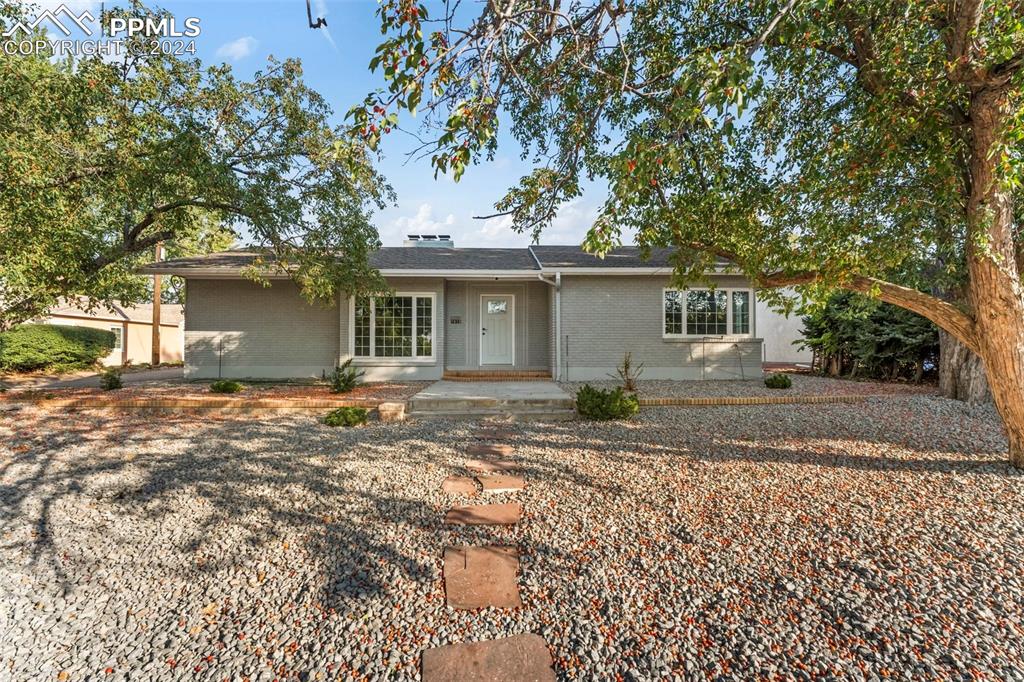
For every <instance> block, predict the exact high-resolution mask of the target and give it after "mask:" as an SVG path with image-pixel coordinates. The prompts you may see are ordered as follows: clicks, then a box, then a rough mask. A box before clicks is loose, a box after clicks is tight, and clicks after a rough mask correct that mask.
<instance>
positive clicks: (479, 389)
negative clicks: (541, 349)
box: [413, 380, 569, 400]
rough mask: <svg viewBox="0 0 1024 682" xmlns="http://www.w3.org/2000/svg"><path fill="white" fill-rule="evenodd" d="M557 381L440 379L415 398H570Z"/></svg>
mask: <svg viewBox="0 0 1024 682" xmlns="http://www.w3.org/2000/svg"><path fill="white" fill-rule="evenodd" d="M568 399H569V394H568V393H566V392H565V391H563V390H562V389H561V387H560V386H559V385H558V384H556V383H555V382H553V381H443V380H442V381H437V382H434V383H432V384H430V385H429V386H427V387H426V388H425V389H423V390H422V391H420V392H419V393H417V394H416V395H414V396H413V400H568Z"/></svg>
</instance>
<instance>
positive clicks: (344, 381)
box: [331, 358, 364, 393]
mask: <svg viewBox="0 0 1024 682" xmlns="http://www.w3.org/2000/svg"><path fill="white" fill-rule="evenodd" d="M363 374H364V372H363V371H362V370H357V369H356V368H355V367H353V366H352V358H349V359H348V360H346V361H345V362H344V363H342V364H341V365H340V366H338V367H335V368H334V372H333V373H332V374H331V393H348V392H349V391H351V390H352V389H353V388H355V387H356V386H358V385H359V383H360V381H359V380H360V379H362V377H363Z"/></svg>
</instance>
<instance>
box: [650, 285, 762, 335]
mask: <svg viewBox="0 0 1024 682" xmlns="http://www.w3.org/2000/svg"><path fill="white" fill-rule="evenodd" d="M752 299H753V293H752V292H751V290H750V289H714V290H712V289H685V290H679V289H665V291H664V299H663V301H662V303H663V323H664V324H663V327H662V335H663V336H665V337H667V338H672V337H686V336H749V335H750V333H751V332H750V306H751V302H752Z"/></svg>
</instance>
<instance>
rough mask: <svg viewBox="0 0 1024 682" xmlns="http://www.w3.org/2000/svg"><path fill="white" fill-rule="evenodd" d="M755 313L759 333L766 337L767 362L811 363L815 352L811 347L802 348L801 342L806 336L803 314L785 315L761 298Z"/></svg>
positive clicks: (765, 356) (765, 355)
mask: <svg viewBox="0 0 1024 682" xmlns="http://www.w3.org/2000/svg"><path fill="white" fill-rule="evenodd" d="M755 314H756V315H757V333H758V334H759V335H760V336H761V338H763V339H764V361H765V362H775V363H784V364H796V363H802V364H806V365H810V364H811V361H812V360H813V359H814V352H813V351H812V350H811V349H810V348H805V349H803V350H800V343H799V342H800V341H802V340H803V338H804V335H803V328H804V322H803V317H802V316H801V315H799V314H797V313H793V314H792V315H789V316H786V315H783V314H782V313H779V312H776V311H774V310H772V309H771V308H769V307H768V304H767V303H765V302H764V301H761V300H759V301H758V302H757V306H756V311H755ZM794 342H796V343H794Z"/></svg>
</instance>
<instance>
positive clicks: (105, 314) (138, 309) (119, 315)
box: [48, 298, 184, 325]
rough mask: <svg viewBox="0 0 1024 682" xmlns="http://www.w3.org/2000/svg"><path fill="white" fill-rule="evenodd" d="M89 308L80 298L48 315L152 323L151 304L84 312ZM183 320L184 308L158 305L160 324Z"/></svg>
mask: <svg viewBox="0 0 1024 682" xmlns="http://www.w3.org/2000/svg"><path fill="white" fill-rule="evenodd" d="M88 307H89V303H88V300H87V299H84V298H81V299H76V300H75V301H67V300H63V299H62V300H61V301H59V302H58V303H57V305H55V306H53V307H52V308H50V310H49V313H48V314H49V315H56V316H58V317H60V316H65V317H67V316H70V317H82V316H86V317H91V318H95V319H98V320H126V321H130V322H144V323H146V324H152V323H153V304H152V303H138V304H136V305H132V306H123V305H119V304H117V303H114V304H113V305H112V307H111V308H109V309H108V308H107V307H106V306H105V305H100V306H97V307H96V308H94V309H93V310H92V311H88V310H86V309H87V308H88ZM183 318H184V306H183V305H181V304H180V303H161V304H160V324H161V325H165V324H172V325H173V324H178V323H179V322H181V320H182V319H183Z"/></svg>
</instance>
